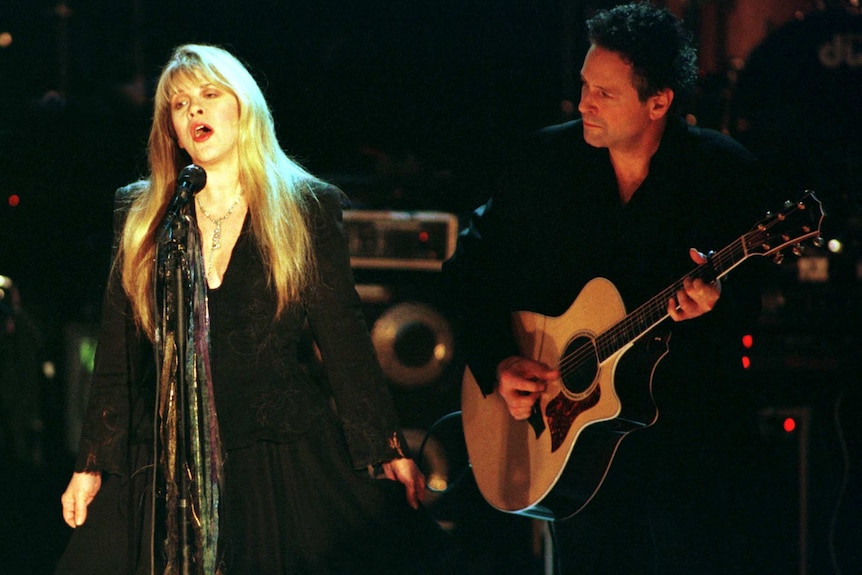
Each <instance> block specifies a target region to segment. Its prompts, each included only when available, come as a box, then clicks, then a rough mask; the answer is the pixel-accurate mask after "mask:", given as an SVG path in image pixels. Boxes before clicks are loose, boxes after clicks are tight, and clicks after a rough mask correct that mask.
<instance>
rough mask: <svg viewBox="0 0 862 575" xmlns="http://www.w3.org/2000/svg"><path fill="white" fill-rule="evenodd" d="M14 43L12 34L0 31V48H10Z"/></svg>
mask: <svg viewBox="0 0 862 575" xmlns="http://www.w3.org/2000/svg"><path fill="white" fill-rule="evenodd" d="M11 45H12V34H10V33H9V32H0V48H8V47H9V46H11Z"/></svg>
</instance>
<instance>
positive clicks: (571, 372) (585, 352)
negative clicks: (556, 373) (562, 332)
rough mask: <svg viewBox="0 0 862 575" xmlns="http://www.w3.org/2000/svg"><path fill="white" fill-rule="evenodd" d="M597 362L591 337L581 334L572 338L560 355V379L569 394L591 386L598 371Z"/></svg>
mask: <svg viewBox="0 0 862 575" xmlns="http://www.w3.org/2000/svg"><path fill="white" fill-rule="evenodd" d="M598 368H599V362H598V356H597V355H596V346H595V344H594V342H593V340H592V338H589V337H585V336H581V337H576V338H574V339H572V340H571V341H570V342H569V344H568V345H567V346H566V349H565V350H564V352H563V355H562V356H561V357H560V379H561V380H562V384H563V388H565V390H566V391H567V392H568V393H570V394H575V395H577V394H580V393H584V392H585V391H587V390H588V389H589V388H590V386H592V384H593V381H594V380H595V379H596V374H597V373H598Z"/></svg>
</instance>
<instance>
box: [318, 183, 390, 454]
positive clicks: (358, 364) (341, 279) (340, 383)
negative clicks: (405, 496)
mask: <svg viewBox="0 0 862 575" xmlns="http://www.w3.org/2000/svg"><path fill="white" fill-rule="evenodd" d="M317 196H318V200H319V202H320V209H319V211H318V212H317V213H316V215H315V218H314V221H313V226H314V235H315V255H316V257H317V265H318V271H319V276H320V277H319V280H320V281H319V283H318V285H317V287H316V288H315V289H314V290H313V293H312V294H311V297H310V300H309V303H308V305H307V313H308V321H309V326H310V328H311V330H312V333H313V335H314V338H315V341H316V343H317V346H318V348H319V350H320V354H321V356H322V360H323V365H324V367H325V371H326V378H327V381H328V384H329V386H330V388H331V391H332V394H333V397H334V399H335V403H336V409H337V412H338V416H339V418H340V420H341V422H342V426H343V429H344V433H345V436H346V439H347V444H348V448H349V449H350V454H351V457H352V459H353V464H354V467H355V468H356V469H362V468H365V467H367V466H368V465H372V464H376V463H380V462H385V461H389V460H391V459H393V458H396V457H404V456H406V449H407V448H406V443H405V441H404V438H403V436H402V433H401V431H400V428H399V423H398V418H397V414H396V411H395V407H394V402H393V400H392V397H391V395H390V393H389V390H388V388H387V387H386V384H385V382H384V380H383V375H382V373H381V370H380V366H379V364H378V363H377V361H376V356H375V352H374V347H373V344H372V343H371V338H370V336H369V334H368V328H367V325H366V323H365V320H364V317H363V313H362V307H361V303H360V300H359V296H358V295H357V293H356V289H355V286H354V279H353V271H352V269H351V267H350V257H349V253H348V249H347V242H346V240H345V237H344V233H343V228H342V199H343V198H344V196H343V195H342V194H341V192H340V191H339V190H337V189H336V188H334V187H331V186H327V187H322V188H320V189H318V190H317Z"/></svg>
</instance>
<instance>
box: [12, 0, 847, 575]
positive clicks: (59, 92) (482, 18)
mask: <svg viewBox="0 0 862 575" xmlns="http://www.w3.org/2000/svg"><path fill="white" fill-rule="evenodd" d="M616 3H617V2H611V1H605V2H602V1H594V2H578V1H575V0H562V1H555V2H550V1H537V2H527V1H520V2H519V1H513V0H497V1H490V0H458V1H453V0H438V1H436V2H430V1H427V0H419V1H414V2H389V1H383V0H361V1H359V0H357V1H355V2H346V1H344V0H313V1H310V0H309V1H290V2H286V1H278V0H257V1H255V2H249V1H248V0H243V1H238V0H210V1H206V2H205V1H187V2H173V1H169V0H153V1H145V0H134V1H132V0H130V1H126V2H118V1H115V0H89V1H80V2H72V1H70V2H66V3H60V2H55V1H51V0H2V3H0V33H3V32H9V33H10V34H12V38H13V41H12V43H11V44H10V45H9V46H7V47H0V274H2V275H5V276H8V277H9V278H11V279H12V280H13V281H14V283H15V286H16V290H17V294H18V295H20V304H15V305H13V304H12V301H13V299H12V295H11V294H12V290H11V289H6V290H5V291H4V290H0V293H3V294H4V295H5V296H6V297H5V298H4V299H3V300H0V304H2V305H4V306H5V307H2V308H0V310H2V311H3V315H2V319H3V321H4V322H5V324H6V331H5V332H2V330H0V337H2V339H0V343H2V347H0V354H2V355H0V359H2V360H3V362H2V363H0V366H2V367H3V371H2V376H0V377H2V380H0V386H2V387H0V388H2V389H3V394H0V399H2V402H0V430H2V435H0V439H2V440H3V441H4V442H5V443H7V444H8V445H2V446H0V448H2V449H0V451H2V457H0V465H1V466H2V467H0V527H2V528H3V529H2V533H3V535H2V536H3V543H2V544H0V570H3V572H8V573H19V572H20V573H43V572H49V571H50V566H51V565H52V564H53V561H54V560H55V559H56V557H57V555H58V554H59V552H60V551H61V550H62V547H63V545H64V543H65V539H66V538H67V537H68V529H66V528H65V527H64V526H63V524H62V522H61V520H60V513H59V495H60V493H61V492H62V490H63V488H64V486H65V483H66V481H67V480H68V476H69V473H70V471H71V448H70V446H69V435H70V434H72V435H73V434H74V432H73V431H70V425H71V423H70V422H69V421H68V411H69V409H68V407H69V403H70V401H72V400H73V398H72V397H70V396H71V395H74V393H73V392H74V388H75V387H76V386H78V385H79V384H78V377H79V375H78V371H79V370H80V367H81V363H84V362H85V360H84V359H81V358H80V357H79V356H78V355H76V354H77V353H78V352H79V351H80V349H79V347H80V346H79V344H80V342H81V341H82V338H83V339H86V336H89V335H91V333H92V332H91V329H92V326H93V325H94V324H95V322H97V320H98V314H99V303H100V298H101V295H102V290H103V288H104V281H105V278H106V275H107V270H108V266H109V255H110V241H111V210H112V197H113V193H114V190H115V189H116V188H117V187H119V186H120V185H122V184H125V183H127V182H129V181H132V180H134V179H136V178H138V177H139V176H141V175H144V174H146V171H147V167H146V157H145V144H146V138H147V134H148V128H149V119H150V114H151V110H150V101H149V96H150V95H151V91H152V88H153V84H154V82H155V79H156V75H157V74H158V71H159V68H160V66H161V64H162V63H163V62H164V61H165V60H166V59H167V57H168V55H169V53H170V50H171V48H172V47H173V46H175V45H177V44H179V43H184V42H211V43H217V44H220V45H222V46H224V47H227V48H229V49H231V50H232V51H233V52H234V53H235V54H237V55H238V56H240V57H241V58H242V59H243V60H244V61H246V62H247V63H248V65H249V67H250V68H251V69H252V71H253V73H254V74H255V76H256V77H257V78H258V80H259V81H260V83H261V85H262V86H263V87H264V91H265V93H266V94H267V96H268V99H269V101H270V104H271V107H272V109H273V111H274V115H275V118H276V122H277V125H278V131H279V135H280V140H281V142H282V145H283V146H284V147H285V149H286V150H287V151H288V153H289V154H290V155H292V156H293V157H295V158H296V159H298V160H299V161H300V162H301V163H303V164H304V165H305V166H306V167H308V168H309V169H310V170H311V171H313V172H315V173H317V174H319V175H321V176H323V177H325V178H328V179H330V180H332V181H334V182H335V183H337V184H339V185H340V186H341V187H342V188H343V189H344V190H345V191H346V192H347V193H348V194H349V195H350V196H351V197H352V198H353V199H354V201H355V202H356V204H357V206H359V207H367V208H377V209H396V210H440V211H446V212H451V213H455V214H457V215H458V216H459V217H461V218H463V216H464V215H465V214H466V213H467V212H468V211H469V210H470V209H472V208H473V207H475V206H476V205H478V204H479V203H481V201H483V199H484V198H485V197H486V196H487V194H488V193H489V190H488V189H487V187H486V185H487V182H488V181H489V177H490V174H492V173H493V172H494V170H495V168H496V167H497V162H499V161H500V160H499V158H500V156H499V154H498V153H499V152H500V150H502V149H504V148H505V145H506V142H507V141H508V140H509V139H510V138H512V137H515V136H517V135H520V134H523V133H525V132H527V131H530V130H533V129H535V128H538V127H540V126H542V125H546V124H549V123H554V122H557V121H559V120H563V119H567V118H569V117H570V116H569V110H570V109H569V108H567V102H574V105H575V106H576V105H577V91H576V90H577V83H576V82H575V81H574V78H576V77H577V71H578V69H579V67H580V60H581V56H582V54H583V51H584V50H585V45H584V38H583V34H582V31H581V30H582V23H583V20H584V19H585V17H586V16H587V15H588V14H589V13H591V11H592V10H594V9H596V8H599V7H603V6H610V5H613V4H616ZM669 4H674V3H669ZM677 4H684V5H685V6H686V8H685V14H683V15H684V16H685V17H686V20H687V21H689V22H693V23H699V22H701V21H702V19H703V18H704V17H705V14H706V8H708V7H710V6H712V7H715V6H718V7H719V8H720V9H723V10H728V9H729V7H732V6H733V5H734V4H737V3H735V2H732V1H731V2H726V1H719V0H716V1H714V2H690V3H677ZM812 4H814V3H812ZM836 4H842V3H836ZM836 34H837V35H840V36H841V37H842V38H849V39H850V40H847V41H846V42H845V43H844V44H841V45H840V47H838V48H836V49H835V51H834V54H833V53H830V54H832V55H833V56H834V58H832V59H831V60H829V61H828V62H827V64H828V65H826V64H824V60H823V59H822V58H818V54H821V53H822V50H823V46H824V45H826V44H829V43H830V42H833V41H834V38H835V37H836ZM860 38H862V24H860V17H859V16H858V15H856V14H854V13H852V11H851V12H848V11H845V10H843V9H840V8H839V9H837V10H834V11H832V10H830V11H820V10H817V9H814V8H812V9H811V10H810V11H808V12H807V13H806V14H805V17H804V18H800V19H798V20H791V21H790V22H788V23H786V24H784V25H782V26H781V27H780V28H778V29H775V30H771V31H770V33H769V34H767V35H766V36H765V37H764V38H763V40H762V42H759V43H758V46H757V47H756V48H755V49H754V50H753V51H752V53H751V54H750V55H749V56H748V57H747V59H746V61H745V62H744V63H740V62H733V61H730V60H728V61H726V62H724V61H722V62H720V65H719V67H718V69H717V70H709V71H705V72H704V74H703V77H702V78H701V84H700V91H699V94H698V97H697V99H696V101H695V103H694V107H693V110H692V111H693V112H694V114H695V115H696V116H697V118H698V121H699V122H700V124H701V125H703V126H705V127H710V128H715V129H723V130H725V131H727V132H729V133H731V134H732V135H734V136H735V137H737V138H738V139H740V140H741V141H743V143H745V144H746V145H748V146H749V147H751V148H752V149H753V150H754V151H755V152H757V153H758V154H759V155H761V156H762V157H763V158H764V159H765V160H766V161H767V162H768V164H769V165H770V166H771V168H772V169H773V171H774V174H775V176H776V178H777V180H778V181H779V182H780V185H781V186H782V187H784V188H786V190H787V194H788V198H791V197H794V196H796V195H798V194H799V193H800V192H801V190H803V189H805V188H811V189H815V190H817V192H818V196H819V197H820V198H821V199H822V200H823V201H824V204H825V205H826V209H827V213H828V218H827V221H826V224H825V227H824V231H825V236H826V237H827V239H830V238H837V239H840V240H841V241H842V242H843V245H844V250H843V252H841V253H831V252H828V251H826V250H825V249H811V250H809V252H808V254H807V255H808V256H810V257H812V258H813V260H817V261H825V262H827V264H828V268H829V273H828V277H827V278H825V281H814V282H812V281H802V280H800V279H799V277H798V268H797V267H796V263H795V261H796V260H794V259H791V261H790V262H789V263H786V264H783V265H782V266H780V267H776V271H775V273H774V275H773V276H771V277H770V280H769V283H768V284H767V285H764V290H763V299H764V304H765V305H764V314H763V318H762V321H761V322H760V332H759V333H758V334H756V337H755V341H756V346H755V348H754V349H753V350H750V351H749V352H747V353H749V355H752V356H753V358H754V365H753V367H752V374H753V377H752V381H753V382H754V383H753V385H756V386H758V390H759V392H760V393H761V395H762V397H763V405H764V410H765V411H764V415H763V418H764V437H763V441H764V444H765V445H768V446H772V445H773V443H774V442H777V443H775V446H776V449H775V450H771V449H770V450H769V452H770V453H773V454H775V457H777V458H779V459H780V460H776V474H777V477H778V478H779V480H778V486H779V487H777V489H778V492H779V494H780V495H781V496H782V497H783V498H784V499H782V502H783V503H784V504H783V505H779V508H780V509H781V511H780V513H779V515H778V516H777V518H776V520H777V521H779V522H780V521H784V520H786V522H789V523H791V524H792V525H793V526H795V525H797V524H798V519H799V515H800V514H801V513H802V511H800V506H799V502H800V498H801V499H802V500H803V501H804V502H805V503H806V505H807V507H806V512H805V513H807V518H806V521H805V522H806V527H804V528H803V529H804V530H806V531H805V532H806V534H807V540H808V544H809V549H808V562H809V563H810V565H811V566H812V572H815V573H820V572H824V573H826V572H836V573H838V572H841V570H843V572H845V573H849V572H855V571H857V570H860V556H859V553H858V545H856V544H857V543H858V540H856V539H855V538H853V537H851V536H850V535H849V534H848V533H850V532H851V531H852V530H853V529H854V528H855V527H858V524H854V523H853V522H852V521H850V520H849V519H848V518H849V517H854V516H855V515H854V514H853V511H854V510H855V511H860V510H862V502H860V497H859V484H860V483H859V482H860V476H859V471H860V470H859V461H860V459H862V458H860V451H859V446H860V433H859V426H858V424H850V423H848V420H852V416H854V415H855V416H856V418H858V409H856V408H857V407H858V406H859V405H860V402H859V395H860V392H859V373H860V370H859V359H858V357H859V355H860V351H862V350H860V340H859V336H858V331H859V326H860V305H859V304H860V298H859V284H860V274H862V271H860V254H859V239H860V215H862V210H860V205H859V202H860V190H862V181H860V180H862V169H860V162H862V160H860V158H862V150H860V136H859V134H860V133H862V120H860V115H862V81H860V70H862V41H860ZM830 45H832V46H833V47H834V46H835V45H834V44H830ZM728 177H732V174H729V175H728ZM740 193H745V190H741V191H740ZM13 198H16V199H15V200H13ZM13 204H14V205H13ZM813 260H807V261H813ZM406 277H407V276H405V278H406ZM405 281H409V280H405ZM0 327H2V324H0ZM70 349H71V350H72V351H71V352H70ZM740 353H741V354H742V351H741V352H740ZM46 364H47V365H49V366H52V369H50V370H48V371H47V372H46V371H45V370H44V369H43V366H45V365H46ZM70 390H71V391H70ZM786 413H787V414H790V415H792V416H794V417H796V416H798V417H799V418H800V421H801V420H802V418H803V414H807V415H805V417H810V420H809V421H808V423H807V425H806V426H805V427H804V429H802V430H797V433H796V434H790V435H782V434H781V433H775V430H776V429H777V428H776V427H775V426H776V425H779V426H780V421H782V420H783V419H782V414H786ZM16 414H19V415H16ZM21 414H23V415H21ZM848 416H851V417H849V418H848ZM28 417H29V419H28ZM776 421H777V422H779V423H776ZM3 422H5V423H3ZM28 422H30V423H32V425H30V423H28ZM19 423H20V424H21V425H23V426H24V427H26V429H25V431H24V432H23V434H19V435H17V436H16V435H15V430H10V428H12V427H13V426H14V425H17V424H19ZM12 438H17V439H16V440H13V439H12ZM785 479H786V481H784V480H785ZM800 485H801V487H800ZM803 491H804V493H805V495H804V496H803V495H801V494H802V493H803ZM781 513H784V515H781ZM782 518H783V519H782ZM501 521H505V520H501ZM848 522H849V523H848ZM854 545H856V548H855V549H854ZM799 553H800V550H799V545H798V538H797V537H789V538H788V552H787V553H786V554H785V555H786V556H787V557H790V558H791V560H790V563H791V564H792V565H794V571H790V572H799V571H795V565H798V560H794V559H793V557H798V556H799ZM7 566H9V569H6V567H7ZM778 572H785V571H783V570H781V569H779V571H778Z"/></svg>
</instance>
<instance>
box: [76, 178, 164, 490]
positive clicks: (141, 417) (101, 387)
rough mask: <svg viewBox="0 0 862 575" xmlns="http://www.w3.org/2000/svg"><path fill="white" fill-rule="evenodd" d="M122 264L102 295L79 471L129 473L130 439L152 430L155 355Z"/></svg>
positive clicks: (119, 201)
mask: <svg viewBox="0 0 862 575" xmlns="http://www.w3.org/2000/svg"><path fill="white" fill-rule="evenodd" d="M132 192H133V191H132V190H130V189H129V188H123V189H121V190H119V191H118V192H117V195H116V204H115V206H116V212H115V222H114V232H115V233H114V237H115V245H116V238H119V234H120V231H121V229H122V226H123V223H124V221H125V214H126V210H127V208H128V204H129V202H130V198H131V194H132ZM115 251H116V250H115ZM117 270H118V268H117V267H116V265H112V268H111V273H110V276H109V278H108V285H107V289H106V291H105V295H104V299H103V304H102V318H101V327H100V330H99V335H98V342H97V348H96V356H95V363H94V369H93V376H92V381H91V384H90V391H89V398H88V404H87V409H86V411H85V415H84V418H83V424H82V428H81V438H80V443H79V450H78V457H77V461H76V463H75V471H102V472H108V473H116V474H124V473H126V472H127V471H128V469H127V463H128V461H127V458H128V455H129V446H130V444H131V443H133V442H142V441H149V438H150V437H151V435H152V434H151V431H150V425H148V423H149V424H151V421H149V419H148V418H147V416H146V415H145V414H146V413H149V410H148V408H147V404H152V399H151V395H152V394H151V393H149V392H147V391H146V389H147V388H146V386H145V385H144V383H143V382H145V381H147V380H148V378H147V377H145V373H146V372H147V371H148V369H149V368H150V367H151V365H152V364H147V362H146V358H147V357H148V355H149V357H150V358H151V357H152V347H151V346H150V344H149V342H148V340H147V339H146V338H145V337H143V336H142V335H141V334H140V333H139V332H138V330H137V329H136V328H135V326H134V321H133V319H132V311H131V307H130V304H129V301H128V299H127V298H126V295H125V293H124V291H123V288H122V285H121V283H120V276H119V273H118V271H117Z"/></svg>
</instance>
